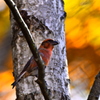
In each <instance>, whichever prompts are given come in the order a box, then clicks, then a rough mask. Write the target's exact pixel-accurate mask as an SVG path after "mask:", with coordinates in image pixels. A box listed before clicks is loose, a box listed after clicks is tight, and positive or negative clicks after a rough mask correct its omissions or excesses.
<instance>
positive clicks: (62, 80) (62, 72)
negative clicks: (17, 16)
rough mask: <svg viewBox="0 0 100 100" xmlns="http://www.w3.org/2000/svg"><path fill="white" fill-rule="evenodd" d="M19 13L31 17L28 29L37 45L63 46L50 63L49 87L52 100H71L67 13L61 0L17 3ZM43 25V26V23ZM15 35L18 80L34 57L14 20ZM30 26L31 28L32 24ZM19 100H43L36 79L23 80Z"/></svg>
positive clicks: (19, 84) (15, 74) (46, 71)
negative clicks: (52, 43)
mask: <svg viewBox="0 0 100 100" xmlns="http://www.w3.org/2000/svg"><path fill="white" fill-rule="evenodd" d="M14 1H15V3H16V4H17V7H18V8H19V10H26V11H27V13H28V15H29V16H30V17H29V21H28V27H29V29H30V31H31V33H32V36H33V39H34V41H35V43H36V45H37V47H38V46H39V45H40V43H41V42H42V41H43V40H44V39H46V38H52V39H55V40H58V41H59V42H60V44H59V45H58V46H57V47H56V48H55V49H54V52H53V56H52V58H51V61H50V64H49V65H48V67H47V68H46V70H45V73H46V74H45V75H46V76H45V80H46V82H47V88H48V89H49V90H50V95H51V98H52V100H70V98H69V86H68V84H69V79H68V70H67V60H66V47H65V34H64V20H63V19H62V16H63V13H64V10H63V2H62V0H14ZM32 15H34V16H35V17H36V18H38V19H39V21H41V22H42V23H43V24H44V25H45V26H47V27H48V28H49V29H50V30H51V31H52V32H53V33H52V32H47V31H48V28H47V27H46V28H45V27H40V24H36V22H34V21H33V20H32ZM41 22H40V23H41ZM11 23H12V24H11V26H12V32H13V40H12V47H13V60H14V76H15V78H16V77H17V76H18V75H19V73H20V72H21V71H22V69H23V67H24V65H25V64H26V62H27V61H28V60H29V58H30V57H31V55H32V54H31V52H30V50H29V47H28V45H27V43H26V40H25V38H24V36H23V34H22V32H21V31H20V28H19V27H18V25H17V24H16V22H15V21H14V20H13V16H12V17H11ZM29 24H30V25H29ZM16 95H17V99H16V100H44V97H43V96H42V94H41V91H40V88H39V86H38V84H37V83H36V82H35V77H33V76H29V77H27V78H25V79H23V80H21V81H20V82H19V83H18V84H17V86H16Z"/></svg>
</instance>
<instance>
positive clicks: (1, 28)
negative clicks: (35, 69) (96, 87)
mask: <svg viewBox="0 0 100 100" xmlns="http://www.w3.org/2000/svg"><path fill="white" fill-rule="evenodd" d="M64 2H65V7H64V8H65V11H66V12H67V18H66V20H65V32H66V47H67V58H68V68H69V76H70V79H71V97H72V100H86V98H87V96H88V93H89V90H90V88H91V86H92V84H93V81H94V79H95V76H96V74H97V73H98V71H100V61H99V60H100V33H99V32H100V0H73V2H71V1H70V0H64ZM9 29H10V20H9V9H8V7H7V6H6V4H5V3H4V1H3V0H0V79H1V81H0V100H14V99H15V90H14V89H13V90H12V89H11V83H12V82H13V75H12V72H13V64H12V56H11V46H10V44H11V36H10V31H9Z"/></svg>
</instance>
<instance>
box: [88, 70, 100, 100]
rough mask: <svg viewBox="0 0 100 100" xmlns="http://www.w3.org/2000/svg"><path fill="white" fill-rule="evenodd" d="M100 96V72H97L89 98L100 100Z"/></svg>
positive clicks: (90, 99) (89, 99)
mask: <svg viewBox="0 0 100 100" xmlns="http://www.w3.org/2000/svg"><path fill="white" fill-rule="evenodd" d="M99 96H100V72H99V73H98V74H97V76H96V78H95V81H94V84H93V86H92V88H91V91H90V94H89V96H88V99H87V100H99Z"/></svg>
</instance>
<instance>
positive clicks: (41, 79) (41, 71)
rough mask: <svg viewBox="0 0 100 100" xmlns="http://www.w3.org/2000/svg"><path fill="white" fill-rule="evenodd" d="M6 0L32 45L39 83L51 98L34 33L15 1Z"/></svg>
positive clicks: (45, 95)
mask: <svg viewBox="0 0 100 100" xmlns="http://www.w3.org/2000/svg"><path fill="white" fill-rule="evenodd" d="M4 1H5V2H6V4H7V5H8V6H9V8H10V10H11V11H12V13H13V15H14V18H15V20H16V21H17V23H18V24H19V27H20V28H21V30H22V32H23V34H24V36H25V38H26V41H27V43H28V45H29V47H30V50H31V52H32V54H33V56H34V59H35V61H36V63H37V65H38V66H39V67H38V74H39V77H38V80H37V83H38V84H39V86H40V89H41V91H42V94H43V96H44V98H45V100H51V99H50V96H49V94H48V90H47V87H46V85H45V81H44V76H45V72H44V68H45V66H44V63H43V61H42V59H41V58H40V56H39V52H38V50H37V47H36V46H35V43H34V42H33V39H32V35H31V33H30V31H29V29H28V27H27V25H26V24H25V22H24V20H23V18H22V17H21V15H20V13H19V11H18V9H17V7H16V5H15V3H14V2H13V1H12V0H4ZM41 83H42V84H41Z"/></svg>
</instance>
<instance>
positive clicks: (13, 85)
mask: <svg viewBox="0 0 100 100" xmlns="http://www.w3.org/2000/svg"><path fill="white" fill-rule="evenodd" d="M25 73H26V71H25V72H23V73H21V74H20V75H19V76H18V78H17V79H16V80H15V81H14V82H13V83H12V84H11V85H12V89H13V88H14V87H15V86H16V84H17V83H18V82H19V81H20V79H21V78H22V77H23V76H24V74H25Z"/></svg>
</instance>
